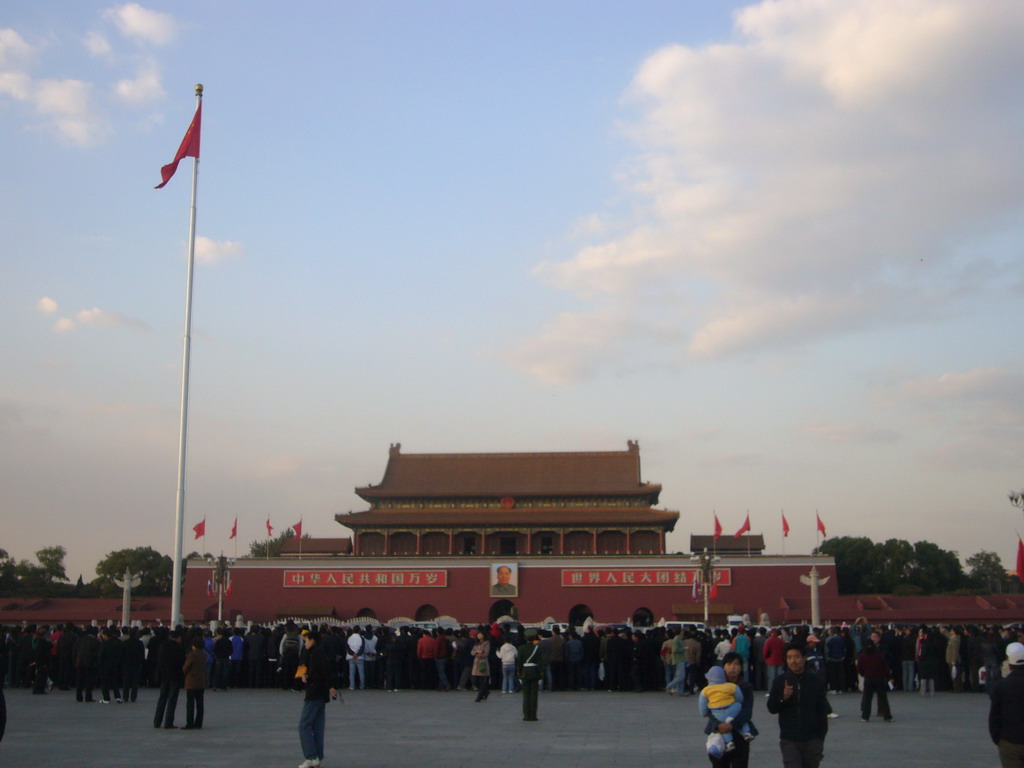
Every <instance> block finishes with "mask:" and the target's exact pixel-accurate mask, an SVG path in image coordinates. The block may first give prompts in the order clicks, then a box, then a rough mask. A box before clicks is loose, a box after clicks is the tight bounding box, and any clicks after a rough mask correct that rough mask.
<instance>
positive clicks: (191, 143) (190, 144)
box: [154, 102, 203, 189]
mask: <svg viewBox="0 0 1024 768" xmlns="http://www.w3.org/2000/svg"><path fill="white" fill-rule="evenodd" d="M202 120H203V104H202V102H200V103H199V106H198V107H196V114H195V117H193V118H192V123H191V124H190V125H189V127H188V130H187V131H185V138H183V139H182V140H181V146H180V147H178V152H177V154H176V155H175V156H174V159H173V160H172V161H171V162H169V163H168V164H167V165H165V166H164V167H163V168H161V169H160V178H162V179H163V181H161V182H160V183H159V184H157V185H156V187H154V189H160V188H161V187H162V186H163V185H164V184H166V183H167V182H168V181H170V180H171V176H173V175H174V172H175V171H176V170H178V163H180V162H181V161H182V160H184V159H185V158H186V157H194V158H195V159H196V160H198V159H199V133H200V123H202Z"/></svg>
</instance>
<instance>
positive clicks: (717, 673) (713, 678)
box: [707, 667, 725, 685]
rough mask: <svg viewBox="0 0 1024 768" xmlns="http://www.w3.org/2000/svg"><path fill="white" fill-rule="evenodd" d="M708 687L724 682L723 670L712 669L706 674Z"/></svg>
mask: <svg viewBox="0 0 1024 768" xmlns="http://www.w3.org/2000/svg"><path fill="white" fill-rule="evenodd" d="M707 678H708V684H709V685H720V684H721V683H724V682H725V670H724V669H722V668H721V667H712V668H711V669H709V670H708V673H707Z"/></svg>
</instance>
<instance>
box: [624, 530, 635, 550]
mask: <svg viewBox="0 0 1024 768" xmlns="http://www.w3.org/2000/svg"><path fill="white" fill-rule="evenodd" d="M632 553H633V529H632V528H627V529H626V554H627V555H629V554H632Z"/></svg>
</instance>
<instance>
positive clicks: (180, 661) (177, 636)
mask: <svg viewBox="0 0 1024 768" xmlns="http://www.w3.org/2000/svg"><path fill="white" fill-rule="evenodd" d="M181 635H182V632H181V630H180V629H175V630H173V631H172V632H171V636H170V639H169V640H167V642H165V643H162V644H161V645H160V656H159V658H157V662H156V663H157V667H158V669H159V670H160V698H159V699H157V702H156V714H155V715H154V716H153V727H154V728H159V727H160V726H161V724H162V725H163V727H164V728H177V727H178V726H176V725H175V724H174V710H175V709H176V708H177V706H178V692H179V691H180V690H181V686H182V685H183V684H184V682H185V671H184V667H185V649H184V648H183V647H182V645H181Z"/></svg>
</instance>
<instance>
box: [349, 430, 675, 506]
mask: <svg viewBox="0 0 1024 768" xmlns="http://www.w3.org/2000/svg"><path fill="white" fill-rule="evenodd" d="M401 449H402V446H401V443H397V444H395V445H392V446H391V449H390V451H389V454H388V465H387V468H386V469H385V470H384V479H383V480H381V482H380V483H379V484H378V485H369V486H366V487H362V488H356V493H357V494H358V495H359V496H360V497H362V498H363V499H365V500H366V501H368V502H371V503H372V502H374V501H377V500H380V499H397V498H405V499H408V498H430V497H436V498H465V497H490V498H493V497H496V496H499V497H500V496H509V497H513V498H514V497H517V496H520V497H524V496H531V497H536V496H549V497H552V496H553V497H557V496H646V497H648V498H649V500H648V503H649V504H652V505H653V504H657V503H658V495H659V494H660V493H661V486H660V485H657V484H652V483H645V482H643V480H642V479H641V475H640V446H639V444H638V443H637V442H635V441H633V440H630V441H628V443H627V449H626V450H625V451H591V452H578V453H419V454H416V453H402V450H401Z"/></svg>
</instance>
